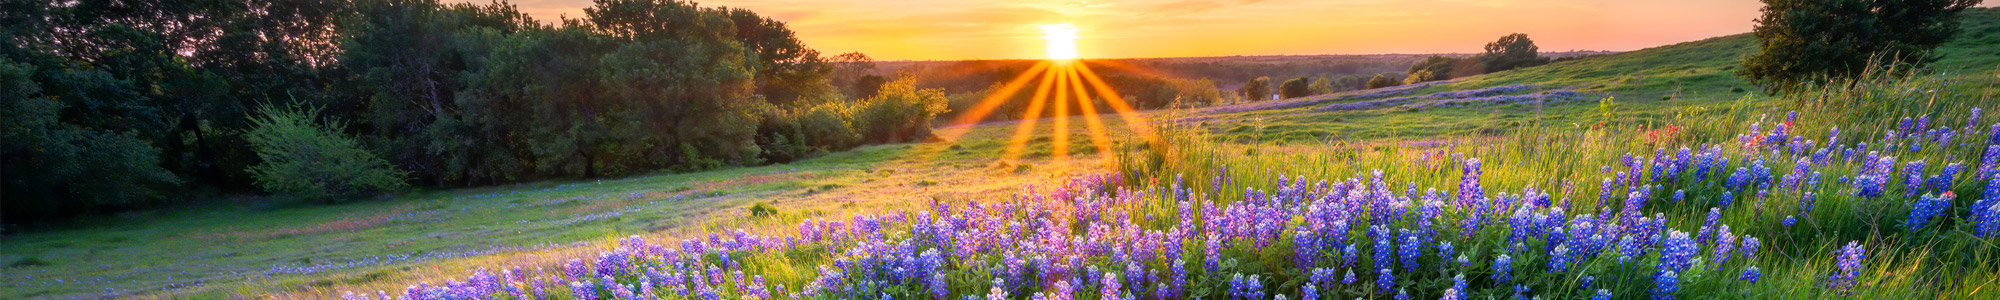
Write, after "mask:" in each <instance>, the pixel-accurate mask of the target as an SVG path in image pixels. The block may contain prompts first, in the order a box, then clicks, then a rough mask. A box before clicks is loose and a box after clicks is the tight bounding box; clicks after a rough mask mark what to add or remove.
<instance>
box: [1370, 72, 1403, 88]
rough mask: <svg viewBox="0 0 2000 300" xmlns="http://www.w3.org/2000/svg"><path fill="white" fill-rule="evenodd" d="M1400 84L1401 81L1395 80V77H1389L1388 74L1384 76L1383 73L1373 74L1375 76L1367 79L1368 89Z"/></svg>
mask: <svg viewBox="0 0 2000 300" xmlns="http://www.w3.org/2000/svg"><path fill="white" fill-rule="evenodd" d="M1401 84H1402V82H1397V81H1396V79H1394V78H1389V76H1385V75H1383V74H1375V78H1369V79H1368V89H1379V88H1385V87H1392V86H1397V85H1401Z"/></svg>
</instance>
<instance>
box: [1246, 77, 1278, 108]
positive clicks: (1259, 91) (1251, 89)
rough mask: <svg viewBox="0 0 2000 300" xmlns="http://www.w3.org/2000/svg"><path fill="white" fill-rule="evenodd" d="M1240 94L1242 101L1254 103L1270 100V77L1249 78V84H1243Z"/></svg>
mask: <svg viewBox="0 0 2000 300" xmlns="http://www.w3.org/2000/svg"><path fill="white" fill-rule="evenodd" d="M1242 93H1243V98H1244V99H1243V100H1244V101H1249V102H1256V101H1264V100H1270V99H1271V77H1261V76H1260V77H1257V78H1251V79H1250V82H1246V83H1243V90H1242Z"/></svg>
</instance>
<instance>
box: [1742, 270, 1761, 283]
mask: <svg viewBox="0 0 2000 300" xmlns="http://www.w3.org/2000/svg"><path fill="white" fill-rule="evenodd" d="M1763 277H1764V274H1763V273H1760V272H1758V271H1757V266H1750V268H1749V269H1745V270H1743V275H1741V276H1736V280H1742V281H1749V282H1750V283H1757V279H1758V278H1763Z"/></svg>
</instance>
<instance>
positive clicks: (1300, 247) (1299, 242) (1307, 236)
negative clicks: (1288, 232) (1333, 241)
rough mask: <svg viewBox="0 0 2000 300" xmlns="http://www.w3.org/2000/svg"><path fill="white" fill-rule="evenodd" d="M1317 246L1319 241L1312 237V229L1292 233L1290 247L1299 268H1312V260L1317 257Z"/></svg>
mask: <svg viewBox="0 0 2000 300" xmlns="http://www.w3.org/2000/svg"><path fill="white" fill-rule="evenodd" d="M1319 247H1320V245H1319V242H1318V240H1317V239H1314V238H1313V234H1312V231H1307V230H1299V231H1298V232H1297V233H1296V234H1294V235H1293V237H1292V248H1293V249H1294V251H1295V253H1294V255H1296V256H1295V260H1296V261H1297V262H1298V266H1299V269H1300V270H1308V269H1312V267H1313V262H1314V261H1315V260H1316V259H1318V258H1319Z"/></svg>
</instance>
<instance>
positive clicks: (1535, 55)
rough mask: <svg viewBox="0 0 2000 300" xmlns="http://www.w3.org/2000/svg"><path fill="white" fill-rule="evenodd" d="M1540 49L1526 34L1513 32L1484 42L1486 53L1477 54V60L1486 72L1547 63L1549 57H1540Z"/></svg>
mask: <svg viewBox="0 0 2000 300" xmlns="http://www.w3.org/2000/svg"><path fill="white" fill-rule="evenodd" d="M1540 51H1541V47H1536V46H1535V40H1532V39H1529V38H1528V35H1527V34H1522V33H1515V34H1509V35H1506V36H1502V37H1500V39H1499V40H1496V41H1493V42H1492V43H1486V53H1484V54H1480V55H1479V61H1480V62H1482V63H1484V64H1485V65H1486V72H1487V73H1493V72H1500V71H1506V70H1513V69H1518V68H1526V67H1533V66H1539V65H1545V64H1548V63H1549V58H1547V57H1542V56H1541V53H1540ZM1447 73H1448V72H1447Z"/></svg>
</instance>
